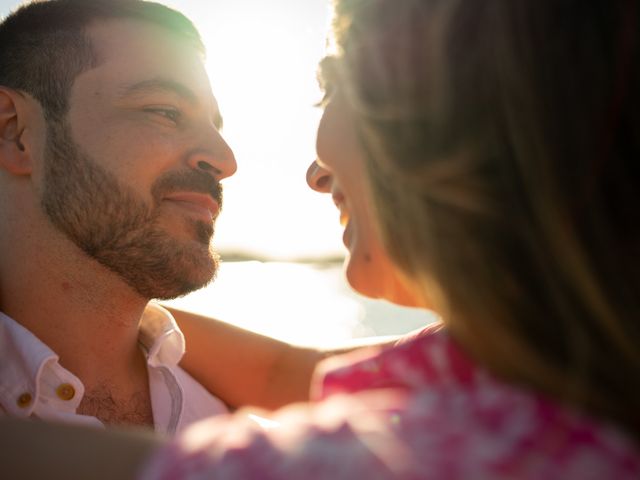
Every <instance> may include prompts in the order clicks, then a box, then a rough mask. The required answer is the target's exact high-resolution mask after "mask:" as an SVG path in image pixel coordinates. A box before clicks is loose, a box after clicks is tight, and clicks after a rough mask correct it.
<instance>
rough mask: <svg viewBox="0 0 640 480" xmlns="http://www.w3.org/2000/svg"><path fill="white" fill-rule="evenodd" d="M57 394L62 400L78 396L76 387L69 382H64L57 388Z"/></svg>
mask: <svg viewBox="0 0 640 480" xmlns="http://www.w3.org/2000/svg"><path fill="white" fill-rule="evenodd" d="M56 395H58V398H60V399H62V400H71V399H72V398H73V397H75V396H76V389H75V388H73V386H71V385H69V384H68V383H63V384H62V385H60V386H59V387H58V388H56Z"/></svg>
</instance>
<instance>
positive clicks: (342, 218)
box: [340, 211, 349, 227]
mask: <svg viewBox="0 0 640 480" xmlns="http://www.w3.org/2000/svg"><path fill="white" fill-rule="evenodd" d="M347 223H349V215H348V214H347V213H346V212H343V211H341V212H340V225H342V226H343V227H346V225H347Z"/></svg>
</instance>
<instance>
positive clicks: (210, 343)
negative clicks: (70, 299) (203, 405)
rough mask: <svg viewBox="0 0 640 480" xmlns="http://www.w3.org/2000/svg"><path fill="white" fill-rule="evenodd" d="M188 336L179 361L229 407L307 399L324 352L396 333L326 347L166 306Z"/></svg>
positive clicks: (388, 341) (378, 341)
mask: <svg viewBox="0 0 640 480" xmlns="http://www.w3.org/2000/svg"><path fill="white" fill-rule="evenodd" d="M167 308H168V309H169V310H170V311H171V313H172V314H173V315H174V317H175V318H176V321H177V322H178V325H179V326H180V329H181V330H182V332H183V333H184V335H185V337H186V342H187V351H186V354H185V356H184V357H183V359H182V362H181V366H182V367H183V368H184V369H185V370H186V371H187V372H189V373H190V374H191V375H192V376H193V377H194V378H195V379H196V380H198V381H199V382H200V383H201V384H202V385H204V386H205V387H206V388H208V389H209V391H211V392H212V393H213V394H215V395H216V396H218V397H219V398H220V399H222V400H223V401H224V402H226V403H227V404H228V405H230V406H232V407H240V406H243V405H255V406H258V407H262V408H266V409H275V408H279V407H282V406H284V405H287V404H289V403H293V402H300V401H308V400H309V387H310V384H311V376H312V373H313V371H314V369H315V367H316V365H317V363H318V362H319V361H320V360H322V359H323V358H325V357H328V356H331V355H336V354H340V353H345V352H348V351H351V350H354V349H356V348H359V347H363V346H372V345H386V344H391V343H393V341H395V339H396V338H397V337H379V338H373V339H365V340H354V341H353V342H350V343H349V344H347V345H343V346H339V347H336V348H333V349H330V350H319V349H314V348H305V347H300V346H295V345H291V344H289V343H286V342H282V341H279V340H276V339H274V338H270V337H267V336H264V335H260V334H258V333H255V332H251V331H248V330H244V329H242V328H239V327H236V326H233V325H231V324H228V323H226V322H222V321H220V320H216V319H213V318H210V317H205V316H202V315H198V314H195V313H189V312H185V311H181V310H176V309H174V308H170V307H167Z"/></svg>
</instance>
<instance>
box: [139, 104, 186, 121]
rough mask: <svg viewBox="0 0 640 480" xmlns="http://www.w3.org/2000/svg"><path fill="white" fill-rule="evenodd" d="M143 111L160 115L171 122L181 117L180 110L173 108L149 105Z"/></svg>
mask: <svg viewBox="0 0 640 480" xmlns="http://www.w3.org/2000/svg"><path fill="white" fill-rule="evenodd" d="M145 112H148V113H152V114H154V115H160V116H161V117H164V118H166V119H167V120H170V121H171V122H173V123H178V122H179V121H180V117H181V115H180V111H179V110H177V109H175V108H166V107H151V108H146V109H145Z"/></svg>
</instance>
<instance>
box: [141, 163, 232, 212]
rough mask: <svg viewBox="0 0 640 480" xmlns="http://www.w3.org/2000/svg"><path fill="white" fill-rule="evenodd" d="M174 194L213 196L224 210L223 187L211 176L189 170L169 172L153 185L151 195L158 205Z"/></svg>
mask: <svg viewBox="0 0 640 480" xmlns="http://www.w3.org/2000/svg"><path fill="white" fill-rule="evenodd" d="M173 192H197V193H204V194H207V195H211V196H212V197H213V199H214V200H215V201H216V202H218V205H219V206H220V209H222V185H221V184H220V182H218V181H217V180H216V179H215V178H213V177H212V176H211V175H209V174H207V173H204V172H199V171H197V170H189V171H183V172H167V173H165V174H164V175H162V176H161V177H160V178H159V179H158V180H156V182H155V183H154V184H153V187H152V189H151V193H152V195H153V198H154V200H155V202H156V204H159V203H160V201H161V200H162V198H163V197H164V196H166V195H168V194H170V193H173Z"/></svg>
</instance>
